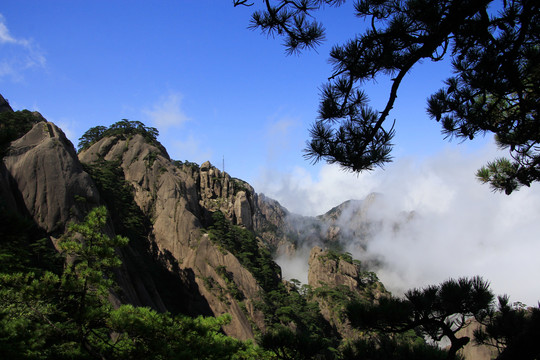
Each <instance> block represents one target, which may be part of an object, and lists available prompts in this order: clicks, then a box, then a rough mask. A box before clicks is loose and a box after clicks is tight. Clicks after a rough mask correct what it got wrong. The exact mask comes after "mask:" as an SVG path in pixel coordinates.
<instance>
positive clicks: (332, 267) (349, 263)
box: [308, 246, 390, 339]
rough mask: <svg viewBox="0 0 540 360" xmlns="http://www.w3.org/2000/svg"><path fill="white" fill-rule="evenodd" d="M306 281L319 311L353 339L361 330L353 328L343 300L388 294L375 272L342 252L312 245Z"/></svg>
mask: <svg viewBox="0 0 540 360" xmlns="http://www.w3.org/2000/svg"><path fill="white" fill-rule="evenodd" d="M308 283H309V285H310V286H311V288H312V289H314V291H313V294H314V300H315V301H317V302H318V303H319V308H320V309H321V314H322V315H323V316H324V318H325V319H326V320H327V321H328V322H329V323H330V324H331V325H332V326H333V327H334V328H335V329H336V330H337V331H338V332H339V333H340V334H341V336H342V337H343V338H348V339H354V338H358V337H360V336H361V332H360V331H358V330H356V329H354V328H352V327H351V325H350V323H349V321H348V319H347V318H346V316H344V314H345V304H346V303H347V302H348V301H351V300H358V299H365V300H368V301H370V302H377V301H378V299H380V298H381V297H386V296H389V295H390V293H389V292H388V291H386V289H385V288H384V286H383V284H382V283H381V282H379V281H378V279H377V277H376V276H375V274H373V273H372V272H369V271H366V270H365V269H363V268H362V265H361V264H360V263H359V262H355V261H353V260H352V259H351V258H350V257H347V256H346V255H345V256H344V255H343V254H340V253H336V252H332V251H329V250H323V249H322V248H320V247H318V246H315V247H314V248H313V249H312V250H311V253H310V257H309V273H308Z"/></svg>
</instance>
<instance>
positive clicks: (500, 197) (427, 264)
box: [256, 145, 540, 305]
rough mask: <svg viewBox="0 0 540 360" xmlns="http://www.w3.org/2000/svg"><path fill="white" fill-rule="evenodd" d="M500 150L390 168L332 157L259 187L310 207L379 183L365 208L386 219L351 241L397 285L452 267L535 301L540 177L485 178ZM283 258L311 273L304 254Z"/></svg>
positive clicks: (436, 277)
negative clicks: (511, 181)
mask: <svg viewBox="0 0 540 360" xmlns="http://www.w3.org/2000/svg"><path fill="white" fill-rule="evenodd" d="M496 155H497V154H496V150H495V147H494V146H493V145H490V146H488V147H486V148H484V149H482V150H481V151H478V152H474V153H470V152H469V153H468V152H466V151H465V150H461V149H459V148H458V149H449V150H446V151H443V152H441V153H439V154H436V155H434V156H431V157H428V158H425V159H422V160H412V159H398V160H396V161H395V163H393V164H391V165H390V166H388V167H387V169H386V170H385V171H382V170H377V171H375V172H372V173H368V174H361V175H359V176H355V175H352V174H348V173H345V172H343V171H340V170H339V169H338V168H336V167H334V166H323V167H322V168H321V171H320V173H319V175H318V177H317V178H312V177H311V176H310V175H309V174H308V172H307V171H306V170H303V169H297V170H296V171H295V172H294V173H292V174H289V175H284V174H271V173H266V174H265V175H264V176H261V178H260V180H259V181H258V182H257V183H256V189H257V191H259V192H263V193H265V194H266V195H268V196H269V197H272V198H275V199H276V200H278V201H280V202H281V204H282V205H284V206H285V207H287V208H288V209H289V210H291V211H293V212H297V213H301V214H304V215H316V214H322V213H324V212H326V211H328V210H329V209H330V208H331V207H333V206H336V205H338V204H340V203H341V202H343V201H345V200H348V199H360V200H361V199H363V198H365V197H366V196H367V195H368V194H370V193H373V192H377V193H381V194H383V195H384V196H382V197H378V198H377V201H376V202H375V203H374V204H373V206H371V207H370V208H369V211H368V213H367V214H366V216H367V217H368V218H369V219H370V220H371V221H375V222H379V223H381V224H382V225H381V226H380V228H379V229H378V230H377V232H376V233H374V234H373V238H372V239H370V241H369V242H368V246H367V250H366V251H364V250H363V249H361V248H360V247H359V246H358V243H359V242H360V241H361V239H357V240H356V241H355V240H352V241H350V242H349V243H347V244H344V245H345V247H346V249H347V250H348V251H350V252H351V253H352V254H353V255H354V256H355V257H356V258H359V259H364V260H368V259H378V260H380V261H382V263H383V264H384V266H383V267H382V268H381V269H380V270H378V275H379V277H380V278H381V280H382V281H383V282H384V283H385V285H387V286H388V287H389V288H390V290H392V291H393V292H395V293H397V294H399V293H402V292H403V291H405V290H407V289H410V288H413V287H422V286H425V285H429V284H436V283H439V282H441V281H444V280H446V279H448V278H450V277H452V278H456V277H460V276H474V275H481V276H483V277H484V278H485V279H486V280H489V281H490V282H491V284H492V289H493V291H494V292H495V293H496V294H503V293H507V294H509V295H510V296H511V300H513V301H522V302H524V303H526V304H529V305H535V304H536V302H537V301H539V300H540V284H539V283H538V281H537V279H536V278H537V276H538V275H540V262H539V261H538V260H537V257H538V254H540V236H539V234H540V221H539V220H540V186H539V184H533V186H532V187H531V188H523V189H521V190H520V191H518V192H515V193H514V194H512V195H511V196H506V195H504V194H500V193H493V192H492V191H491V190H490V188H489V187H488V186H487V185H482V184H480V183H479V182H478V181H477V180H476V178H475V176H474V174H475V172H476V170H477V169H478V168H479V167H480V166H481V165H483V164H484V163H486V162H487V161H489V160H492V159H493V158H494V157H495V156H496ZM411 211H414V216H413V217H412V218H411V219H409V220H408V221H404V220H403V219H404V216H403V214H404V212H405V213H407V212H411ZM396 224H399V227H397V228H396V226H395V225H396ZM304 259H305V258H304ZM279 260H280V261H281V263H280V264H281V265H282V267H284V268H287V269H284V274H286V275H288V276H289V277H296V278H300V279H301V278H303V277H304V276H305V271H306V265H307V264H305V261H304V268H303V269H301V268H300V267H299V261H298V259H294V263H291V265H289V262H288V261H287V260H286V259H279ZM289 266H290V268H289ZM294 275H296V276H294Z"/></svg>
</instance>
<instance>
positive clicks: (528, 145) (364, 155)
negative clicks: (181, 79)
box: [234, 0, 540, 194]
mask: <svg viewBox="0 0 540 360" xmlns="http://www.w3.org/2000/svg"><path fill="white" fill-rule="evenodd" d="M343 3H344V1H343V0H302V1H287V0H280V1H264V4H265V6H264V7H263V9H262V10H260V11H255V12H254V13H253V16H252V20H251V27H252V28H260V29H261V30H262V31H263V32H265V33H267V34H268V35H280V36H283V37H284V38H285V47H286V51H287V52H288V53H294V52H298V51H301V50H304V49H308V48H313V47H316V46H317V45H318V44H320V42H321V41H322V40H324V28H323V25H322V24H320V23H319V22H317V21H316V20H313V19H314V17H313V16H314V15H313V13H314V12H315V10H318V9H320V8H321V7H323V6H325V5H326V6H340V5H342V4H343ZM234 5H235V6H239V5H244V6H248V5H254V3H246V1H238V0H235V1H234ZM539 6H540V4H539V3H538V1H535V0H509V1H506V0H505V1H492V0H470V1H461V0H443V1H440V0H402V1H394V0H357V1H355V3H354V9H355V14H356V16H358V17H360V18H362V19H366V20H367V21H369V24H370V25H369V26H368V30H367V31H366V32H365V33H364V34H362V35H358V36H355V37H354V38H352V39H350V40H349V41H348V42H347V43H345V44H344V45H338V46H334V48H333V49H332V51H331V52H330V61H331V63H332V64H333V66H334V71H333V73H332V75H331V76H330V77H329V82H328V83H327V84H325V85H323V86H322V91H321V100H320V106H319V116H318V119H317V121H316V122H315V123H314V124H313V125H312V127H311V129H310V136H311V138H310V140H309V141H308V143H307V147H306V149H305V157H306V158H307V159H311V160H313V161H314V162H318V161H321V160H325V161H327V162H329V163H337V164H339V165H341V166H342V167H343V168H345V169H347V170H351V171H355V172H360V171H363V170H372V169H373V168H375V167H377V166H383V165H384V164H385V163H387V162H389V161H391V159H392V158H391V155H390V154H391V150H392V146H393V145H392V139H393V137H394V134H395V130H394V123H392V122H391V121H390V122H389V119H388V117H389V115H390V112H391V110H392V108H393V106H394V103H395V101H396V98H397V96H398V90H399V87H400V85H401V82H402V81H403V79H404V78H405V76H406V75H407V73H408V72H409V71H410V70H411V69H412V68H413V67H414V66H415V65H416V64H419V63H421V62H422V61H425V60H431V61H440V60H442V59H443V58H445V57H449V58H450V59H451V60H452V67H453V71H454V75H453V76H452V77H451V78H449V79H447V80H446V82H445V86H444V88H442V89H441V90H439V91H437V92H436V93H435V94H433V95H432V96H431V97H430V98H429V99H428V104H427V111H428V114H429V116H430V117H431V118H432V119H434V120H436V121H439V122H441V124H442V127H443V134H445V135H446V136H447V137H456V138H459V139H464V140H467V139H473V138H475V137H477V136H479V135H484V134H486V133H493V134H494V135H495V139H496V141H497V144H498V146H499V147H500V148H502V149H507V150H508V152H509V155H510V159H507V158H502V159H497V160H495V161H493V162H490V163H488V164H487V165H486V166H485V167H483V168H481V169H480V170H479V171H478V173H477V177H478V178H479V179H480V181H482V182H485V183H489V184H490V185H491V186H492V187H493V189H495V190H499V191H504V192H506V193H507V194H510V193H511V192H512V191H514V190H516V189H518V188H519V187H520V186H522V185H526V186H530V184H531V183H532V182H535V181H539V180H540V145H539V142H540V122H539V120H538V108H539V103H540V93H539V89H540V67H539V64H540V11H539ZM352 32H354V29H352ZM381 75H387V76H390V78H391V80H392V85H391V87H390V89H389V93H388V101H387V103H386V105H385V107H384V108H383V109H381V110H375V109H372V108H370V107H369V106H368V98H367V96H366V94H365V93H364V92H363V91H362V89H361V85H362V84H363V83H364V82H365V81H369V80H375V79H377V78H378V77H379V76H381Z"/></svg>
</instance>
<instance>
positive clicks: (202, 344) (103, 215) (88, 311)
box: [0, 207, 269, 360]
mask: <svg viewBox="0 0 540 360" xmlns="http://www.w3.org/2000/svg"><path fill="white" fill-rule="evenodd" d="M106 222H107V211H106V210H105V208H104V207H99V208H95V209H93V210H92V211H91V212H90V213H89V214H88V216H87V217H86V219H85V221H84V223H81V224H71V225H70V227H69V231H68V233H67V234H66V235H65V236H64V237H63V238H62V239H61V240H60V242H59V246H60V248H61V249H62V253H63V254H64V256H66V260H67V262H66V266H65V269H64V271H63V273H61V274H60V275H58V274H54V273H52V272H49V271H45V272H43V273H42V274H36V273H35V272H23V271H18V272H3V273H0V285H1V286H0V357H2V358H5V359H55V360H56V359H60V360H61V359H119V360H120V359H141V358H144V359H163V360H164V359H254V358H260V359H267V358H269V355H268V353H266V352H264V351H263V350H262V349H261V348H259V347H256V346H254V345H253V344H252V343H250V342H242V341H239V340H236V339H233V338H230V337H227V336H225V335H223V333H222V332H221V331H220V329H221V326H223V325H225V324H227V323H228V322H229V321H230V317H229V316H227V315H225V316H222V317H219V318H202V317H199V318H188V317H185V316H173V315H171V314H169V313H161V314H160V313H157V312H156V311H154V310H151V309H148V308H142V307H134V306H132V305H122V306H120V307H119V308H118V309H113V307H112V305H111V303H110V302H109V300H108V297H109V295H110V291H111V289H112V288H113V287H114V282H113V280H112V279H113V275H112V273H111V271H112V270H113V269H114V268H115V267H118V266H119V265H120V260H119V258H118V256H117V254H116V251H115V248H116V247H118V246H123V245H125V244H126V243H127V239H126V238H123V237H121V236H115V237H110V236H107V235H106V234H105V233H104V229H105V226H106Z"/></svg>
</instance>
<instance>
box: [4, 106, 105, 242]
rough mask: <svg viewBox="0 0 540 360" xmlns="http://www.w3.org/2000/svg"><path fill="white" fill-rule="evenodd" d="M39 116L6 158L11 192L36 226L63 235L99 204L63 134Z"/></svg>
mask: <svg viewBox="0 0 540 360" xmlns="http://www.w3.org/2000/svg"><path fill="white" fill-rule="evenodd" d="M42 119H43V118H41V116H40V115H36V121H37V122H36V123H35V125H34V126H33V127H32V129H31V130H30V131H29V132H28V133H26V134H25V135H24V136H22V137H21V138H19V139H17V140H15V141H13V142H12V143H11V145H10V147H9V148H8V151H7V154H6V155H5V156H4V158H3V166H5V171H6V173H7V174H4V176H2V177H3V178H4V179H5V178H8V179H9V190H10V192H11V194H13V197H14V198H15V199H16V200H17V201H18V203H19V204H18V205H19V208H20V209H24V210H25V212H27V214H29V215H30V216H31V217H32V219H33V220H34V221H35V222H36V224H37V225H38V226H39V227H40V228H42V229H44V230H45V231H46V232H47V233H49V234H55V235H59V234H62V233H63V232H64V231H65V226H66V225H67V224H68V223H69V222H70V221H72V220H81V219H82V218H83V217H84V213H85V210H87V209H88V207H89V206H92V205H93V206H96V205H97V204H99V201H100V200H99V194H98V192H97V190H96V188H95V186H93V182H92V179H91V178H90V176H88V174H87V173H85V172H84V171H83V169H82V167H81V164H80V163H79V161H78V159H77V155H76V153H75V149H74V148H73V145H72V144H71V142H70V141H69V140H68V139H67V138H66V136H65V135H64V133H63V132H62V130H60V129H59V128H58V127H56V125H54V124H52V123H50V122H47V121H45V120H42Z"/></svg>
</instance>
